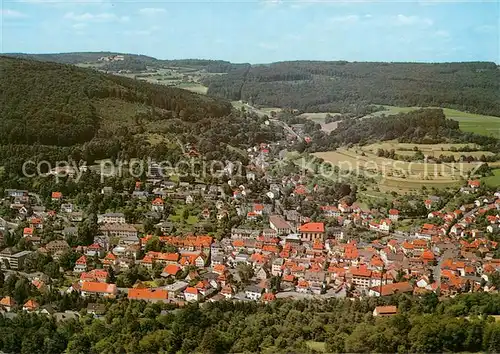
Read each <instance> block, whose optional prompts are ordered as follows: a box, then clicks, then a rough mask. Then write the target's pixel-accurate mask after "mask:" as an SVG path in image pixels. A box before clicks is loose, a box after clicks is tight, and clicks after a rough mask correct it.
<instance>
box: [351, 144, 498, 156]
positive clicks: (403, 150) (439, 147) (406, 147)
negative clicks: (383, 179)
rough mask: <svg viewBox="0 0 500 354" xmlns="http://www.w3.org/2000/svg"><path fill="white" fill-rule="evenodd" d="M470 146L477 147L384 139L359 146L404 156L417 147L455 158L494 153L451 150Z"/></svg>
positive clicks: (435, 154)
mask: <svg viewBox="0 0 500 354" xmlns="http://www.w3.org/2000/svg"><path fill="white" fill-rule="evenodd" d="M466 146H468V147H470V148H473V149H477V148H479V146H477V145H476V144H411V143H398V142H397V141H384V142H379V143H375V144H370V145H366V146H362V147H360V149H361V150H363V151H365V153H367V152H370V153H373V154H376V153H377V150H378V149H384V150H391V149H394V150H395V152H396V154H398V155H404V156H413V155H414V154H415V151H414V150H413V149H414V148H415V147H417V148H418V149H419V150H420V151H422V153H423V154H424V155H429V156H436V157H437V156H439V155H444V156H453V157H455V158H459V157H460V156H462V155H465V156H473V157H476V158H479V157H481V155H484V156H492V155H494V154H493V153H492V152H490V151H470V152H461V151H451V150H450V149H451V148H452V147H454V148H456V149H459V148H463V147H466Z"/></svg>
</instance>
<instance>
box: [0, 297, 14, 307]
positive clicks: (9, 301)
mask: <svg viewBox="0 0 500 354" xmlns="http://www.w3.org/2000/svg"><path fill="white" fill-rule="evenodd" d="M0 305H1V306H8V307H12V306H15V305H16V302H15V301H14V299H13V298H12V297H10V296H6V297H4V298H3V299H2V300H0Z"/></svg>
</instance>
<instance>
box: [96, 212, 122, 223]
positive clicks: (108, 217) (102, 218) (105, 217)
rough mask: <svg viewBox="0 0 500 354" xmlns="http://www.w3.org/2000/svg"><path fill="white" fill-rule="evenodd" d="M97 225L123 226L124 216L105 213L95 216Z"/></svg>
mask: <svg viewBox="0 0 500 354" xmlns="http://www.w3.org/2000/svg"><path fill="white" fill-rule="evenodd" d="M97 222H98V223H99V224H125V215H124V214H123V213H106V214H100V215H98V216H97Z"/></svg>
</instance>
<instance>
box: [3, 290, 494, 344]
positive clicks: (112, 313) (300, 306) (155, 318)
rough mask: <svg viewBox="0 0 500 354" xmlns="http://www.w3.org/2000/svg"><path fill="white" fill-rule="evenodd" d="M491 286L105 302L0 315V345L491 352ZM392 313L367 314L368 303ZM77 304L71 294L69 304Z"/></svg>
mask: <svg viewBox="0 0 500 354" xmlns="http://www.w3.org/2000/svg"><path fill="white" fill-rule="evenodd" d="M499 299H500V297H499V295H498V294H485V293H476V294H467V295H459V296H457V297H456V298H454V299H448V300H445V301H443V302H439V301H438V299H437V297H436V295H435V294H433V293H430V294H427V295H424V296H423V297H421V298H414V297H411V296H407V295H400V296H394V297H392V298H387V299H377V298H369V299H364V300H354V301H351V300H348V299H330V300H326V301H318V300H316V301H314V300H313V301H311V300H302V301H279V300H278V301H276V302H274V303H271V304H268V305H264V304H259V303H256V302H235V303H232V302H218V303H207V304H206V305H204V306H198V305H197V304H189V305H187V306H186V307H184V308H181V309H175V310H174V307H173V306H172V305H163V304H146V303H145V302H139V301H135V302H129V301H127V300H121V301H108V302H105V303H104V304H105V306H106V308H107V312H106V315H105V316H104V318H102V319H96V318H93V317H92V316H91V315H84V312H83V311H81V312H80V313H81V314H82V315H83V317H82V318H81V319H71V320H66V321H62V322H56V321H55V320H54V319H52V318H49V317H47V316H45V315H34V314H19V315H18V316H17V317H15V318H13V319H7V318H5V317H3V316H0V350H2V351H4V352H13V353H30V354H34V353H62V352H66V353H79V354H80V353H118V352H119V353H160V352H161V353H243V352H250V353H261V352H263V353H290V352H300V353H313V352H314V351H313V349H312V348H311V347H310V346H309V344H310V343H315V342H320V343H325V349H326V351H327V352H333V353H342V352H359V353H371V352H375V353H394V352H402V353H408V352H414V353H428V352H493V353H495V352H499V351H500V323H498V322H495V320H494V319H493V318H491V317H487V316H488V315H489V314H498V313H500V312H499V311H500V301H499ZM388 303H390V304H394V305H396V306H397V308H398V311H399V314H398V315H396V316H392V317H385V318H375V317H373V316H372V311H373V309H374V307H375V306H376V305H380V304H388ZM83 305H84V304H83V303H82V302H81V301H80V302H78V301H76V302H75V304H74V305H73V307H74V308H75V309H78V306H83Z"/></svg>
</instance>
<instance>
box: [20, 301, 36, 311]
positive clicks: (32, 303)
mask: <svg viewBox="0 0 500 354" xmlns="http://www.w3.org/2000/svg"><path fill="white" fill-rule="evenodd" d="M23 307H26V308H27V309H28V310H36V309H37V308H38V307H40V305H39V304H38V302H36V301H35V300H28V301H26V303H25V304H24V305H23Z"/></svg>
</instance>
